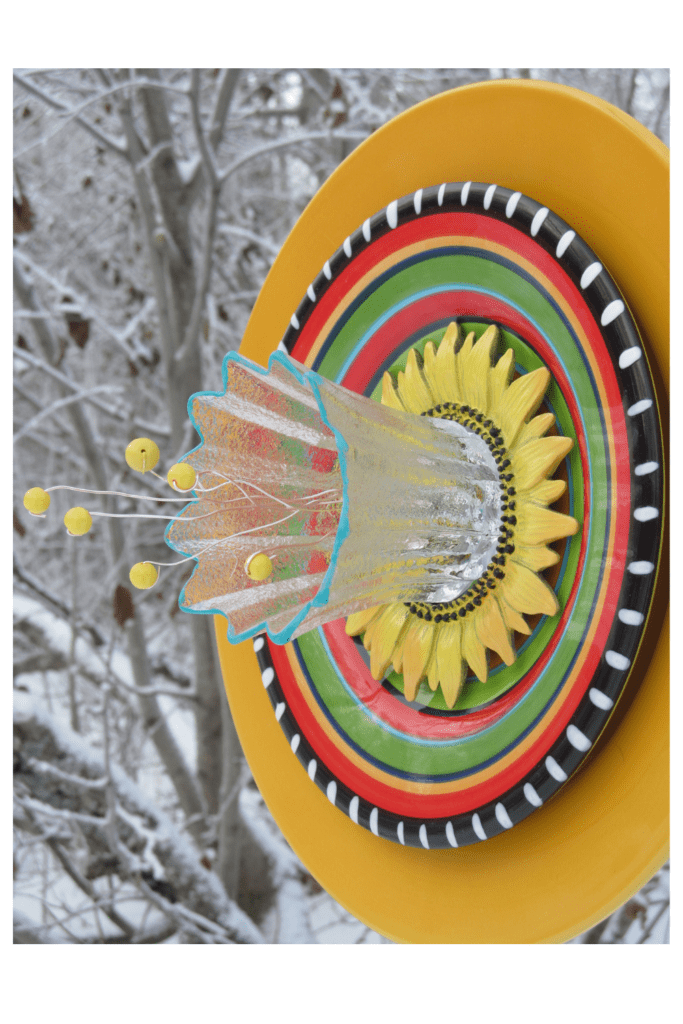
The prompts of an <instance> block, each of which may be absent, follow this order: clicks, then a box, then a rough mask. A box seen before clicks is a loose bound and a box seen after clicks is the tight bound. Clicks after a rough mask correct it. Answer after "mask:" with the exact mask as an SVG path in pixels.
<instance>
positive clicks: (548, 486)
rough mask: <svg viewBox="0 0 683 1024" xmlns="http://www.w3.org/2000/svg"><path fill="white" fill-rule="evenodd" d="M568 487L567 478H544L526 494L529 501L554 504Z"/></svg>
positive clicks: (538, 503)
mask: <svg viewBox="0 0 683 1024" xmlns="http://www.w3.org/2000/svg"><path fill="white" fill-rule="evenodd" d="M566 489H567V483H566V481H565V480H543V481H542V483H540V484H537V485H536V486H535V487H533V488H532V489H531V490H530V491H528V492H527V493H526V495H525V498H526V499H527V501H533V502H535V503H536V504H537V505H552V503H553V502H554V501H557V499H558V498H559V497H561V496H562V495H563V494H564V492H565V491H566Z"/></svg>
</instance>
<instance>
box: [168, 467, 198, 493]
mask: <svg viewBox="0 0 683 1024" xmlns="http://www.w3.org/2000/svg"><path fill="white" fill-rule="evenodd" d="M166 479H167V480H168V482H169V484H170V485H171V487H172V488H173V490H174V491H191V490H192V488H193V487H194V485H195V482H196V480H197V474H196V473H195V471H194V470H193V468H192V466H188V464H187V462H176V463H175V464H174V465H173V466H171V468H170V469H169V471H168V473H167V474H166Z"/></svg>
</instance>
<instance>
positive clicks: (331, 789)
mask: <svg viewBox="0 0 683 1024" xmlns="http://www.w3.org/2000/svg"><path fill="white" fill-rule="evenodd" d="M327 799H328V800H329V801H330V803H331V804H333V803H334V802H335V801H336V799H337V783H336V782H335V781H334V779H332V782H330V783H329V784H328V787H327Z"/></svg>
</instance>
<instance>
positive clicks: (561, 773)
mask: <svg viewBox="0 0 683 1024" xmlns="http://www.w3.org/2000/svg"><path fill="white" fill-rule="evenodd" d="M545 766H546V768H547V769H548V774H549V775H552V777H553V778H554V779H555V781H556V782H564V781H565V779H566V778H567V773H566V771H565V770H564V768H560V766H559V764H558V763H557V761H556V760H555V758H554V757H551V756H550V754H548V756H547V757H546V759H545Z"/></svg>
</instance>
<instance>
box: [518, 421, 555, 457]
mask: <svg viewBox="0 0 683 1024" xmlns="http://www.w3.org/2000/svg"><path fill="white" fill-rule="evenodd" d="M554 422H555V417H554V416H553V414H552V413H551V412H542V413H539V415H538V416H534V417H533V418H532V419H530V420H529V422H528V423H525V424H524V426H523V427H522V429H521V430H520V432H519V434H518V436H517V440H516V441H515V443H514V445H513V446H512V450H513V451H516V450H517V449H518V448H521V446H522V445H523V444H526V443H527V441H535V440H536V438H538V437H543V435H544V434H547V433H548V431H549V430H550V428H551V427H552V425H553V424H554Z"/></svg>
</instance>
